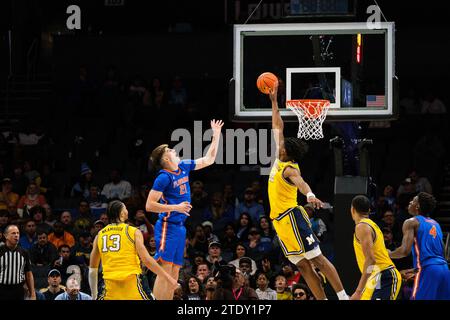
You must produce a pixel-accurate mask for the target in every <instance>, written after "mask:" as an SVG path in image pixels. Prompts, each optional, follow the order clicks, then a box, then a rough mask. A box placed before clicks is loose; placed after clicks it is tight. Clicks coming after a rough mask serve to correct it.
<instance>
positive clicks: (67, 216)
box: [53, 211, 75, 234]
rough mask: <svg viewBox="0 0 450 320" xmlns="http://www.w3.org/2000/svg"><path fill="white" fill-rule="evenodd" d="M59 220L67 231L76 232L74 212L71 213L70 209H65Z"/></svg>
mask: <svg viewBox="0 0 450 320" xmlns="http://www.w3.org/2000/svg"><path fill="white" fill-rule="evenodd" d="M59 220H60V222H62V224H63V227H64V230H65V231H67V232H69V233H71V234H74V228H75V227H74V225H73V219H72V213H70V211H63V212H62V213H61V217H60V219H59ZM53 226H54V224H53Z"/></svg>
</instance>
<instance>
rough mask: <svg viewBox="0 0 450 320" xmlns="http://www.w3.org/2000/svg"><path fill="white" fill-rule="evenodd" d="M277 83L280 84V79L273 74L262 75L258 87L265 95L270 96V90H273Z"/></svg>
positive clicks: (257, 81) (265, 73) (257, 83)
mask: <svg viewBox="0 0 450 320" xmlns="http://www.w3.org/2000/svg"><path fill="white" fill-rule="evenodd" d="M276 83H278V78H277V76H276V75H274V74H273V73H271V72H264V73H262V74H261V75H260V76H259V77H258V80H256V86H257V87H258V89H259V91H261V92H262V93H264V94H269V89H271V88H273V86H274V85H275V84H276Z"/></svg>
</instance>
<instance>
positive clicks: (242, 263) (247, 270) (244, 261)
mask: <svg viewBox="0 0 450 320" xmlns="http://www.w3.org/2000/svg"><path fill="white" fill-rule="evenodd" d="M254 262H255V261H254V260H253V259H251V258H249V257H242V258H240V259H239V270H241V271H242V273H243V274H244V275H246V276H249V277H250V276H253V275H254V274H255V273H256V270H254V269H253V266H252V265H253V263H254Z"/></svg>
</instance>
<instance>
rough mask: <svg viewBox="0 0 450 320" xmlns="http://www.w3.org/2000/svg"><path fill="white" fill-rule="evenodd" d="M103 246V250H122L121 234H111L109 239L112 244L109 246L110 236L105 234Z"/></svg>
mask: <svg viewBox="0 0 450 320" xmlns="http://www.w3.org/2000/svg"><path fill="white" fill-rule="evenodd" d="M102 238H103V248H102V252H108V251H111V252H117V251H119V250H120V235H118V234H113V235H110V236H109V240H111V241H112V246H109V247H108V246H107V241H108V236H103V237H102Z"/></svg>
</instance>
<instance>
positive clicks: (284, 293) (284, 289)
mask: <svg viewBox="0 0 450 320" xmlns="http://www.w3.org/2000/svg"><path fill="white" fill-rule="evenodd" d="M275 290H276V291H277V300H292V293H291V291H290V290H289V289H288V285H287V281H286V277H285V276H284V275H281V274H280V275H278V276H277V277H276V278H275Z"/></svg>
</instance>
